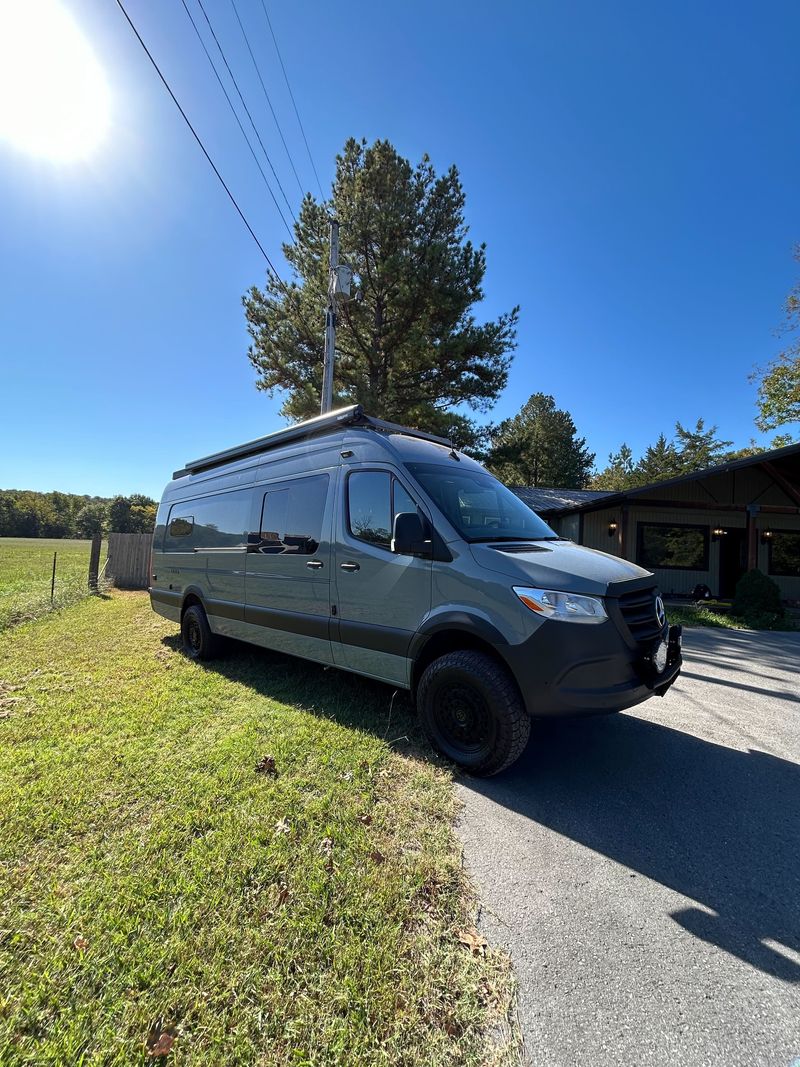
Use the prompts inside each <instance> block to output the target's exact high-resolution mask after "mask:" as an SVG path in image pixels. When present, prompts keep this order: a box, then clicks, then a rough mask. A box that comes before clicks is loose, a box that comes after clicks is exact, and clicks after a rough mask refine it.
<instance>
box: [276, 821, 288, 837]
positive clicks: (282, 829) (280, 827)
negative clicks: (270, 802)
mask: <svg viewBox="0 0 800 1067" xmlns="http://www.w3.org/2000/svg"><path fill="white" fill-rule="evenodd" d="M290 830H291V826H290V825H289V823H288V822H287V821H286V819H278V821H277V822H276V823H275V833H276V834H288V833H289V831H290Z"/></svg>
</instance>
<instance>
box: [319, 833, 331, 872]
mask: <svg viewBox="0 0 800 1067" xmlns="http://www.w3.org/2000/svg"><path fill="white" fill-rule="evenodd" d="M319 850H320V852H321V853H322V855H323V856H325V870H326V871H327V872H328V874H330V873H331V871H332V870H333V839H332V838H330V837H323V839H322V841H320V845H319Z"/></svg>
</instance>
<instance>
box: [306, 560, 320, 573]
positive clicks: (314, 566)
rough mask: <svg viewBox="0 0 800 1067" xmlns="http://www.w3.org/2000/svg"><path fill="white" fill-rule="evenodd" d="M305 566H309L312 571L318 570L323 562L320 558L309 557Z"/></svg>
mask: <svg viewBox="0 0 800 1067" xmlns="http://www.w3.org/2000/svg"><path fill="white" fill-rule="evenodd" d="M306 566H307V567H310V568H311V570H312V571H318V570H319V569H320V567H323V566H324V564H323V562H322V560H321V559H310V560H309V561H308V563H306Z"/></svg>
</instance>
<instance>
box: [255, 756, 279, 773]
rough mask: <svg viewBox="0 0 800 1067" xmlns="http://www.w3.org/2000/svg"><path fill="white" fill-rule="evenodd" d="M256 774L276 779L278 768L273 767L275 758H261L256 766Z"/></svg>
mask: <svg viewBox="0 0 800 1067" xmlns="http://www.w3.org/2000/svg"><path fill="white" fill-rule="evenodd" d="M256 774H266V775H267V776H268V777H269V778H277V777H278V768H277V767H276V766H275V757H274V756H262V757H261V759H260V760H259V761H258V763H257V764H256Z"/></svg>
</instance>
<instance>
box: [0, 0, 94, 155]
mask: <svg viewBox="0 0 800 1067" xmlns="http://www.w3.org/2000/svg"><path fill="white" fill-rule="evenodd" d="M109 118H110V97H109V90H108V84H107V82H106V78H105V73H104V71H103V68H102V67H101V65H100V63H99V62H98V60H97V58H96V56H95V54H94V52H93V50H92V47H91V45H90V44H89V42H88V41H87V39H86V37H85V36H84V34H83V33H82V32H81V30H80V28H79V27H78V25H77V24H76V22H75V20H74V19H73V17H72V15H71V14H70V12H69V10H68V9H67V8H66V7H65V5H64V4H63V3H61V2H60V0H0V143H2V142H6V143H8V144H10V145H11V146H13V147H14V148H16V149H19V150H20V151H23V152H27V153H29V154H30V155H34V156H39V157H42V158H45V159H48V160H52V161H53V162H59V163H68V162H73V161H78V160H81V159H85V158H86V157H87V156H90V155H91V154H92V152H93V151H94V150H95V149H96V148H97V147H98V145H99V144H100V142H101V141H102V140H103V138H104V136H105V133H106V130H107V128H108V124H109Z"/></svg>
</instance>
